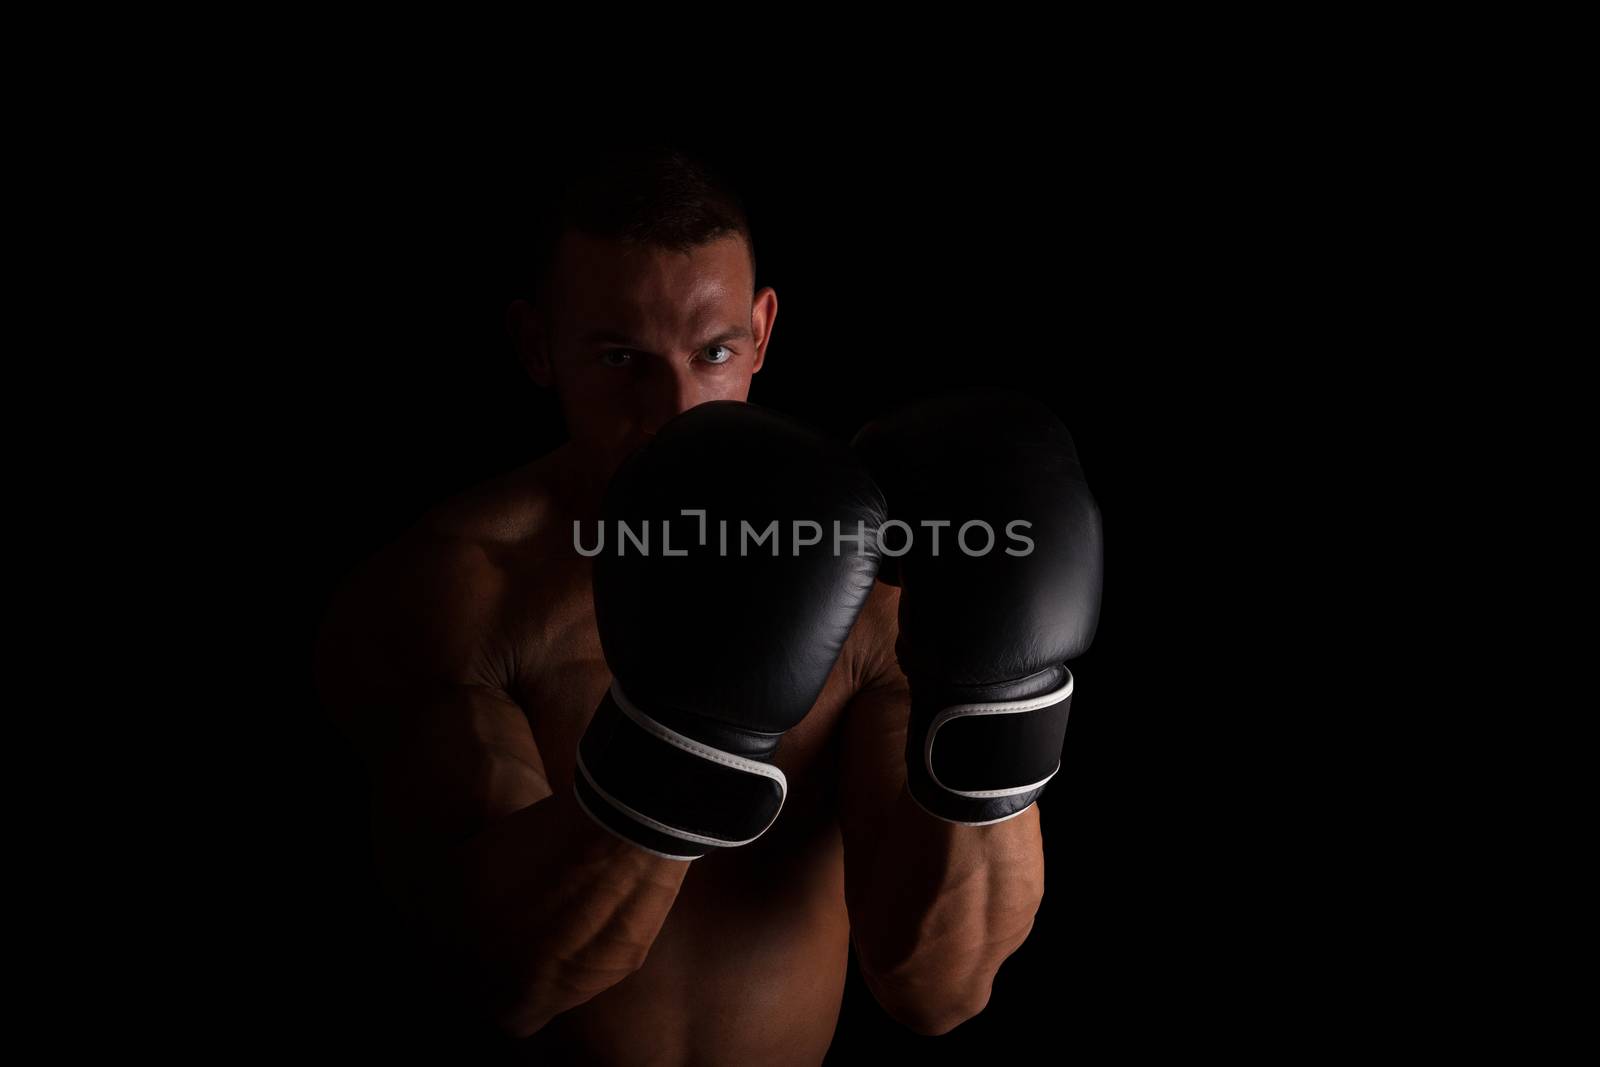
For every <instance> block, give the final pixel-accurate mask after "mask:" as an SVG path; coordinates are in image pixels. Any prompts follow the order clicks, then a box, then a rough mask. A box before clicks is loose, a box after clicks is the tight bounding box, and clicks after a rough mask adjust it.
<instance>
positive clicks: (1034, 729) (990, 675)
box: [853, 390, 1101, 825]
mask: <svg viewBox="0 0 1600 1067" xmlns="http://www.w3.org/2000/svg"><path fill="white" fill-rule="evenodd" d="M853 447H854V448H855V450H856V454H857V455H859V456H860V457H861V458H862V459H863V460H864V461H865V463H866V464H867V466H868V468H869V469H870V470H871V472H872V474H873V477H874V478H875V479H876V481H877V483H878V485H879V487H880V488H881V489H882V490H883V493H884V497H885V499H886V501H887V502H888V507H889V518H890V520H891V521H892V520H900V522H903V523H905V524H906V525H907V526H908V527H909V528H910V542H911V544H910V548H909V550H906V551H904V554H901V550H902V548H903V546H904V544H905V542H906V536H905V531H903V530H901V529H899V528H892V529H891V530H889V531H885V532H884V534H883V535H882V538H881V542H882V545H883V546H884V547H885V557H886V558H885V562H884V574H883V576H884V577H885V579H886V580H888V581H891V582H894V583H896V584H898V585H900V587H901V595H900V636H899V639H898V641H897V643H896V646H895V650H896V653H897V656H898V658H899V661H900V666H901V669H902V670H903V671H904V672H905V674H906V677H907V678H908V679H909V681H910V683H911V721H910V730H909V732H908V734H907V738H906V775H907V783H908V786H909V789H910V792H911V795H912V797H913V798H915V799H916V801H917V802H918V803H919V804H920V805H922V807H924V808H926V809H927V810H928V811H929V812H930V813H932V814H933V815H935V816H937V817H939V818H941V819H944V820H946V821H949V822H957V823H965V824H970V825H983V824H986V823H993V822H999V821H1002V820H1004V819H1009V818H1013V817H1015V816H1016V815H1019V814H1021V813H1022V812H1023V811H1024V810H1026V809H1027V808H1028V806H1029V805H1031V804H1032V803H1033V802H1034V801H1035V800H1037V799H1038V797H1039V795H1040V794H1041V793H1042V792H1043V791H1044V787H1045V784H1046V783H1047V782H1048V781H1049V780H1050V778H1051V777H1052V776H1054V774H1055V773H1056V771H1058V770H1059V769H1060V765H1061V764H1060V756H1061V750H1062V747H1063V744H1064V741H1065V734H1066V727H1067V715H1068V712H1069V710H1070V708H1071V703H1072V689H1073V677H1072V672H1071V671H1070V670H1068V669H1067V666H1066V664H1067V662H1068V661H1070V660H1072V659H1074V658H1075V657H1077V656H1079V655H1080V654H1082V653H1083V652H1084V651H1085V650H1086V649H1087V648H1088V647H1089V644H1090V642H1091V641H1092V640H1093V638H1094V631H1095V627H1096V624H1097V622H1098V620H1099V613H1100V590H1101V530H1100V511H1099V508H1098V507H1097V506H1096V504H1095V502H1094V498H1093V497H1092V496H1091V495H1090V493H1089V487H1088V485H1087V483H1086V482H1085V481H1084V477H1083V471H1082V469H1081V468H1080V466H1079V464H1078V456H1077V450H1076V448H1075V447H1074V446H1073V442H1072V437H1071V435H1070V434H1069V433H1068V432H1067V429H1066V427H1065V426H1063V425H1062V424H1061V421H1060V420H1059V419H1057V418H1056V417H1055V415H1054V414H1053V413H1051V411H1050V410H1049V409H1048V408H1046V407H1045V406H1044V405H1043V404H1040V403H1038V402H1037V401H1035V400H1033V399H1031V398H1029V397H1027V396H1024V395H1022V394H1018V393H1011V392H1005V391H998V390H997V391H984V392H973V393H964V394H957V395H950V396H941V397H935V398H932V399H928V400H923V401H919V402H916V403H913V404H910V405H908V406H906V407H903V408H901V409H899V410H897V411H895V412H893V413H891V414H889V415H887V416H884V417H882V418H880V419H877V420H875V421H873V422H871V423H869V424H868V425H867V426H865V427H864V428H863V429H862V430H861V432H860V433H859V434H857V435H856V439H855V441H854V445H853ZM928 522H944V523H947V524H948V525H945V526H942V527H939V528H937V531H936V530H935V528H934V527H930V526H927V525H924V524H925V523H928ZM979 522H982V523H987V524H988V529H989V531H992V535H991V533H989V532H986V531H985V530H984V528H983V527H982V526H981V525H977V524H978V523H979ZM963 530H965V536H964V537H963V536H962V531H963ZM935 532H937V536H938V542H937V546H935V543H934V540H933V538H934V535H935ZM985 547H987V551H982V550H983V549H984V548H985ZM896 557H898V558H896Z"/></svg>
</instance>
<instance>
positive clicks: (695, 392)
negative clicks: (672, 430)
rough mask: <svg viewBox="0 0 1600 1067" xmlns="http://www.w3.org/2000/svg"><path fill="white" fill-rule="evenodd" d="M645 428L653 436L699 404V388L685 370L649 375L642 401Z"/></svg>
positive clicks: (692, 375) (677, 369) (665, 369)
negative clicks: (670, 421)
mask: <svg viewBox="0 0 1600 1067" xmlns="http://www.w3.org/2000/svg"><path fill="white" fill-rule="evenodd" d="M644 400H645V403H644V408H645V410H644V414H645V427H646V430H647V431H648V432H649V433H655V432H656V430H658V429H660V428H661V425H662V423H664V422H666V421H667V420H668V419H670V418H672V417H673V416H674V415H676V414H678V413H679V412H682V411H688V410H689V409H690V408H692V407H694V406H695V405H696V404H698V403H699V402H700V395H699V386H698V384H697V383H696V381H695V377H694V374H693V372H692V371H690V370H689V368H687V367H676V366H673V367H664V368H662V369H661V370H660V372H659V373H657V374H653V375H651V381H650V383H649V385H648V395H647V396H646V397H645V398H644Z"/></svg>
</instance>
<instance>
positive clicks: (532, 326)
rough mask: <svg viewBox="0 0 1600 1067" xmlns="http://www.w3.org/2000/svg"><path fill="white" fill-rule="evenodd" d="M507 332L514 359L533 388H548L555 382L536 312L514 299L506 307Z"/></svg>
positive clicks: (543, 329) (526, 303) (525, 303)
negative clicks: (520, 363)
mask: <svg viewBox="0 0 1600 1067" xmlns="http://www.w3.org/2000/svg"><path fill="white" fill-rule="evenodd" d="M506 333H508V334H510V335H511V343H512V344H513V345H515V346H516V349H517V358H518V359H520V360H521V361H522V367H523V369H524V370H526V371H527V372H528V377H530V378H532V379H533V381H534V384H535V385H539V386H543V387H544V388H546V389H549V388H550V387H551V386H552V385H553V384H554V381H555V377H554V375H553V374H552V372H551V368H550V346H549V345H548V344H546V330H545V328H544V322H543V321H542V320H541V318H540V314H539V309H538V308H536V307H534V306H533V305H532V304H529V303H528V302H527V301H526V300H520V299H519V300H513V301H511V303H510V305H509V306H508V307H507V308H506Z"/></svg>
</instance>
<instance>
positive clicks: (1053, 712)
mask: <svg viewBox="0 0 1600 1067" xmlns="http://www.w3.org/2000/svg"><path fill="white" fill-rule="evenodd" d="M1071 706H1072V672H1071V671H1067V680H1066V681H1065V682H1064V683H1063V684H1062V685H1061V687H1060V688H1059V689H1057V690H1055V691H1054V692H1051V693H1046V694H1044V695H1043V696H1037V697H1029V698H1028V699H1026V700H1011V701H992V702H988V703H982V704H957V705H955V706H953V707H948V708H945V709H944V710H942V711H940V712H939V714H938V715H936V716H934V719H933V722H932V723H931V724H930V725H929V727H928V732H927V735H926V740H925V741H924V743H923V760H924V763H925V765H926V767H927V771H928V777H929V779H931V780H932V782H933V784H934V785H936V786H938V787H939V788H940V789H943V790H945V791H946V792H949V793H954V794H955V795H957V796H963V797H970V798H973V799H975V800H987V799H992V798H995V797H1008V796H1014V795H1017V794H1021V793H1027V792H1029V791H1031V790H1034V789H1038V788H1039V787H1041V786H1043V785H1044V784H1045V783H1046V782H1048V781H1049V780H1050V779H1051V778H1052V777H1054V775H1055V773H1056V771H1058V770H1060V769H1061V750H1062V748H1063V746H1064V745H1065V744H1066V736H1067V713H1068V711H1069V710H1070V708H1071Z"/></svg>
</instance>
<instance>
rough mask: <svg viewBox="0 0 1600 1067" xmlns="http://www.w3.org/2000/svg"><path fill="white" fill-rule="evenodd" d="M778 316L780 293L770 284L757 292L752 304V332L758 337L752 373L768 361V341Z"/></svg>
mask: <svg viewBox="0 0 1600 1067" xmlns="http://www.w3.org/2000/svg"><path fill="white" fill-rule="evenodd" d="M777 318H778V294H777V293H776V292H774V291H773V288H772V286H770V285H769V286H767V287H766V288H764V289H762V290H761V291H760V292H758V293H756V296H755V301H754V303H752V304H751V306H750V332H751V333H753V334H755V338H756V361H755V364H754V365H753V366H752V367H751V368H750V373H751V374H754V373H755V372H756V371H758V370H760V369H761V365H762V364H763V363H765V362H766V361H767V342H768V341H770V340H772V324H773V322H774V321H776V320H777Z"/></svg>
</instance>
